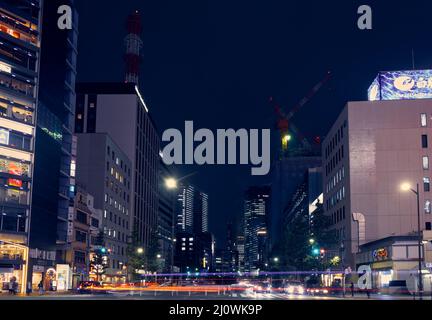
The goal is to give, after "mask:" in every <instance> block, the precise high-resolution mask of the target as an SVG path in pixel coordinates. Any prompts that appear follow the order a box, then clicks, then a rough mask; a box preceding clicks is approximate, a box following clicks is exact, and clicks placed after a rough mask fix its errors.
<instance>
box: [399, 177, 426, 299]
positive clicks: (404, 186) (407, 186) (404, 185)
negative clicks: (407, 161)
mask: <svg viewBox="0 0 432 320" xmlns="http://www.w3.org/2000/svg"><path fill="white" fill-rule="evenodd" d="M400 188H401V190H402V191H405V192H407V191H412V192H413V193H414V194H415V195H416V198H417V233H418V257H419V258H418V259H419V260H418V277H419V283H418V289H419V299H420V300H422V296H423V278H422V258H421V257H422V254H421V251H422V250H421V246H422V242H423V239H422V236H421V228H420V193H419V184H418V183H417V188H416V189H415V190H414V189H413V188H412V187H411V185H410V184H409V183H408V182H404V183H402V184H401V186H400Z"/></svg>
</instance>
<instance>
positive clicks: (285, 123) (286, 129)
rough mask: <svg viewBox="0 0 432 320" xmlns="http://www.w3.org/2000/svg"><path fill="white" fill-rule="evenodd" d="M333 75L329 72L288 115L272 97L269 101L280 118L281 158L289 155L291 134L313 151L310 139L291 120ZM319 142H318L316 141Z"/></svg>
mask: <svg viewBox="0 0 432 320" xmlns="http://www.w3.org/2000/svg"><path fill="white" fill-rule="evenodd" d="M330 77H331V73H330V72H327V74H326V76H325V77H324V79H322V80H321V81H320V82H318V83H317V84H316V85H315V86H314V87H313V88H312V89H311V90H310V91H309V92H308V94H307V95H306V96H305V97H304V98H303V99H301V100H300V101H299V102H298V103H297V104H296V105H295V106H294V107H293V108H292V109H291V110H290V111H289V112H288V113H285V112H284V111H283V109H282V107H281V106H280V105H279V104H277V103H276V102H275V100H274V98H273V97H270V99H269V101H270V103H271V104H272V106H273V108H274V111H275V113H276V115H277V117H278V120H277V125H276V126H277V129H278V130H279V133H280V141H281V150H280V152H281V157H284V156H286V155H287V151H288V144H289V142H290V140H291V138H292V137H291V134H290V132H291V133H293V134H294V135H295V136H297V138H298V140H299V141H301V143H302V145H303V147H304V148H305V149H309V150H310V149H311V148H312V147H311V144H310V143H309V141H308V139H307V138H306V137H305V136H303V135H302V134H301V132H300V131H299V130H298V129H297V127H296V126H295V125H294V124H293V123H292V121H291V119H292V117H294V115H295V114H296V113H297V112H298V111H299V110H300V109H301V108H302V107H303V106H304V105H305V104H306V103H308V102H309V101H310V100H311V99H312V97H313V96H314V95H315V94H316V93H317V92H318V91H319V90H320V89H321V88H322V87H323V86H324V85H325V84H326V83H327V82H328V81H329V80H330ZM316 141H318V140H316Z"/></svg>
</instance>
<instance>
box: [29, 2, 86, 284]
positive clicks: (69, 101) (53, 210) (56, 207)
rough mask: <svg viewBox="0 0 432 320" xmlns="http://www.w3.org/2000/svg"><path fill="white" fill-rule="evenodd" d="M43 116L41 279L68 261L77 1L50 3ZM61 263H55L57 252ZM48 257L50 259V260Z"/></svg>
mask: <svg viewBox="0 0 432 320" xmlns="http://www.w3.org/2000/svg"><path fill="white" fill-rule="evenodd" d="M61 5H69V6H70V7H71V8H72V9H73V11H72V18H73V21H72V30H60V29H59V28H58V26H57V22H58V18H59V14H58V13H57V10H58V8H59V7H60V6H61ZM42 30H43V37H42V45H41V61H40V82H39V96H38V100H39V102H38V115H37V127H36V130H37V131H36V144H35V167H34V174H33V194H32V219H31V225H30V230H31V232H30V249H31V250H30V268H31V270H30V271H31V272H33V273H35V274H36V276H35V279H33V280H32V283H33V288H37V284H38V279H39V278H40V277H41V276H43V275H45V274H46V271H47V270H48V269H49V268H52V267H55V263H56V262H57V263H64V262H65V261H64V259H63V256H64V252H65V250H67V247H68V239H67V236H68V213H69V203H70V201H71V200H73V197H74V186H75V182H74V179H75V178H74V164H73V161H72V149H73V138H72V135H73V130H74V114H75V77H76V63H77V45H78V43H77V42H78V14H77V12H76V10H75V9H74V1H71V0H68V1H60V0H53V1H44V5H43V25H42ZM56 251H57V253H58V254H57V257H58V259H57V261H55V260H52V256H53V255H54V254H56ZM43 257H50V258H49V259H45V258H43Z"/></svg>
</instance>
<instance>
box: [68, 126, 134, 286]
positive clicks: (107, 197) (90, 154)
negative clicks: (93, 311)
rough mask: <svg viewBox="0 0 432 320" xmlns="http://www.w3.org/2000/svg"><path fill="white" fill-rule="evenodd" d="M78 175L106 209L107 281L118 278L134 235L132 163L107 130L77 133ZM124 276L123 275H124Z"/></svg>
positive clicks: (103, 215) (103, 228)
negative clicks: (132, 227)
mask: <svg viewBox="0 0 432 320" xmlns="http://www.w3.org/2000/svg"><path fill="white" fill-rule="evenodd" d="M76 136H77V160H76V167H77V172H76V179H77V182H78V183H79V184H81V185H83V186H84V188H85V189H86V190H87V192H88V193H90V194H91V195H92V196H93V197H94V205H95V207H96V208H98V209H102V212H103V214H102V223H101V226H100V228H101V229H102V230H103V231H104V234H105V239H104V240H105V246H106V247H107V249H108V250H109V256H108V257H109V261H108V266H109V267H108V268H107V270H106V272H105V274H104V279H106V281H112V282H118V281H120V280H124V277H125V276H126V274H125V272H123V266H125V265H126V264H127V254H126V249H127V245H128V240H129V239H130V237H131V233H132V230H131V225H130V213H131V207H132V203H131V184H132V177H131V176H132V172H131V170H132V164H131V161H130V160H129V158H128V157H127V156H126V155H125V153H124V152H123V151H122V150H121V149H120V148H119V147H118V146H117V145H116V143H115V142H114V141H113V140H112V139H111V138H110V136H109V135H108V134H106V133H81V134H77V135H76ZM122 277H123V279H122Z"/></svg>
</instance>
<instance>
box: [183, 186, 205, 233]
mask: <svg viewBox="0 0 432 320" xmlns="http://www.w3.org/2000/svg"><path fill="white" fill-rule="evenodd" d="M175 210H176V215H177V219H176V220H177V228H176V229H177V231H179V232H182V231H183V232H189V233H195V234H198V233H201V232H207V231H208V195H207V194H206V193H204V192H202V191H200V190H198V189H197V188H196V187H194V186H192V185H181V186H180V187H179V192H178V195H177V203H176V208H175Z"/></svg>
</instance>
